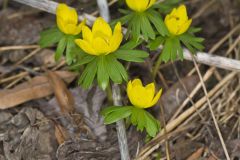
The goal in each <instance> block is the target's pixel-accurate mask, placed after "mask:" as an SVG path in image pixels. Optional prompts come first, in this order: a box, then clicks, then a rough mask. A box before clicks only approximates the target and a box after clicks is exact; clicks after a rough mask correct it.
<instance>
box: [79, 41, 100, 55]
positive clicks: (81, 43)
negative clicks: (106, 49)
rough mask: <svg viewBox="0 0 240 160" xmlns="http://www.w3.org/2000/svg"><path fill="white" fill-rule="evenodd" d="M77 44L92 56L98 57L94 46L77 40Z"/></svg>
mask: <svg viewBox="0 0 240 160" xmlns="http://www.w3.org/2000/svg"><path fill="white" fill-rule="evenodd" d="M75 43H76V44H77V45H78V46H79V47H80V48H81V49H82V50H83V51H84V52H86V53H88V54H91V55H97V53H96V52H95V51H94V49H93V48H92V46H91V45H90V44H89V43H88V42H87V41H85V40H82V39H76V40H75Z"/></svg>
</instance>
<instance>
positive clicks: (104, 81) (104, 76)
mask: <svg viewBox="0 0 240 160" xmlns="http://www.w3.org/2000/svg"><path fill="white" fill-rule="evenodd" d="M107 67H108V66H107V63H106V61H105V57H104V56H100V57H98V64H97V68H98V69H97V80H98V85H99V86H100V87H101V88H102V89H103V90H105V89H106V88H107V86H108V83H109V75H108V72H107Z"/></svg>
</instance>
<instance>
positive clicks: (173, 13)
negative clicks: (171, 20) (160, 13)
mask: <svg viewBox="0 0 240 160" xmlns="http://www.w3.org/2000/svg"><path fill="white" fill-rule="evenodd" d="M168 15H170V16H173V17H175V16H178V12H177V9H176V8H173V10H172V11H171V13H170V14H168Z"/></svg>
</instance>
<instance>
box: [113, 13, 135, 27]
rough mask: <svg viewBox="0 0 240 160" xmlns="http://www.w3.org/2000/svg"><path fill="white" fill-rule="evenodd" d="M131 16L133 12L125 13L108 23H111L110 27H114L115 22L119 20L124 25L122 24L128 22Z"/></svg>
mask: <svg viewBox="0 0 240 160" xmlns="http://www.w3.org/2000/svg"><path fill="white" fill-rule="evenodd" d="M132 17H133V14H132V13H129V14H128V15H125V16H123V17H121V18H119V19H115V20H113V21H112V22H111V23H110V25H111V26H112V27H114V26H115V25H116V24H117V22H121V24H122V25H124V24H126V23H128V22H129V21H130V20H131V18H132Z"/></svg>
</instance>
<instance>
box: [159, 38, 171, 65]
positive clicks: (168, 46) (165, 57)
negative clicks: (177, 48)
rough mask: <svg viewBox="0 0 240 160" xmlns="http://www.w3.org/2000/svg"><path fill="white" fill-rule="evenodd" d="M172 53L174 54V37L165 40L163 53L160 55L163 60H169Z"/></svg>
mask: <svg viewBox="0 0 240 160" xmlns="http://www.w3.org/2000/svg"><path fill="white" fill-rule="evenodd" d="M171 54H172V39H171V38H168V39H167V40H166V41H165V44H164V47H163V50H162V53H161V55H160V58H161V60H163V61H164V62H167V61H169V60H170V58H171Z"/></svg>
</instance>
